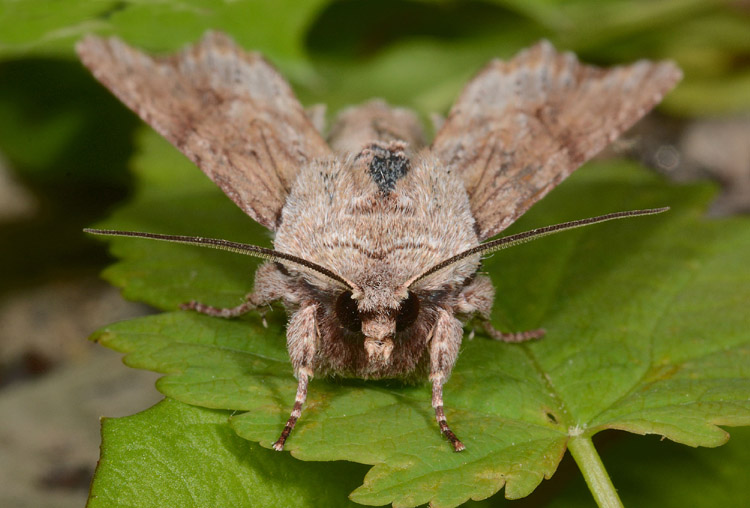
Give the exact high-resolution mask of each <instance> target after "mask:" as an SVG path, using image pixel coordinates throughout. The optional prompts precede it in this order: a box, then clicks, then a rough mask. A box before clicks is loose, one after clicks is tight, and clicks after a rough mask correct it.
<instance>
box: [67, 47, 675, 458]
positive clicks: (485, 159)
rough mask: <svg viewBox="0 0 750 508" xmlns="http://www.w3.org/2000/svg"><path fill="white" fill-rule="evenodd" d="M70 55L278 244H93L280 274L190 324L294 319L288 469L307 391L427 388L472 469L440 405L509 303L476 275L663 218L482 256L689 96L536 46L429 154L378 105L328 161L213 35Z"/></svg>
mask: <svg viewBox="0 0 750 508" xmlns="http://www.w3.org/2000/svg"><path fill="white" fill-rule="evenodd" d="M76 50H77V51H78V54H79V55H80V57H81V60H82V61H83V63H84V64H85V65H86V66H87V67H89V68H90V69H91V70H92V71H93V74H94V75H95V76H96V78H97V79H98V80H99V81H101V82H102V83H103V84H104V85H105V86H107V87H108V88H109V89H110V90H112V92H113V93H114V94H115V95H117V97H119V98H120V99H121V100H122V101H123V102H124V103H125V104H127V105H128V106H129V107H130V108H131V109H133V110H134V111H135V112H136V113H138V114H139V115H140V116H141V118H143V119H144V120H145V121H146V122H148V123H150V124H151V125H152V126H153V127H154V128H155V129H156V130H157V131H158V132H159V133H160V134H162V135H163V136H164V137H165V138H167V139H168V140H169V141H170V142H171V143H172V144H174V145H175V146H176V147H177V148H179V149H180V150H181V151H182V152H184V153H185V154H186V155H187V156H188V157H189V158H190V159H191V160H192V161H193V162H194V163H195V164H197V165H198V166H199V167H200V169H201V170H202V171H204V172H205V173H206V175H207V176H208V177H209V178H210V179H211V180H213V181H214V182H215V183H216V185H218V186H219V187H220V188H221V190H222V191H224V192H225V193H226V195H227V196H228V197H229V198H230V199H231V200H232V201H233V202H234V203H236V204H237V205H238V206H239V207H240V208H241V209H242V210H243V211H244V212H245V213H246V214H247V215H249V216H250V217H252V218H253V219H255V220H256V221H258V222H259V223H260V224H262V225H264V226H266V227H267V228H269V229H270V230H272V231H274V232H275V237H274V249H273V250H272V249H266V248H263V247H258V246H254V245H246V244H241V243H236V242H230V241H227V240H219V239H211V238H200V237H188V236H179V235H161V234H154V233H138V232H128V231H113V230H97V229H89V230H87V231H88V232H90V233H94V234H103V235H115V236H130V237H136V238H149V239H154V240H162V241H167V242H176V243H185V244H190V245H198V246H202V247H210V248H214V249H222V250H228V251H232V252H238V253H241V254H246V255H250V256H255V257H259V258H262V259H265V260H266V262H265V263H264V264H262V265H261V266H260V267H259V268H258V270H257V271H256V276H255V287H254V289H253V292H252V293H251V294H249V295H248V296H247V297H246V298H247V301H246V302H245V303H243V304H241V305H238V306H236V307H232V308H228V309H221V308H217V307H213V306H211V305H206V304H202V303H198V302H191V303H189V304H186V306H185V307H184V308H186V309H191V310H195V311H198V312H202V313H204V314H208V315H211V316H220V317H235V316H238V315H240V314H242V313H244V312H247V311H249V310H252V309H257V308H258V307H261V306H265V305H268V304H270V303H271V302H274V301H279V300H280V301H282V302H283V303H284V306H285V307H286V309H287V310H288V312H289V315H290V319H289V324H288V326H287V348H288V350H289V356H290V359H291V363H292V366H293V368H294V371H295V374H296V376H297V379H298V386H297V397H296V399H295V403H294V407H293V409H292V412H291V415H290V416H289V419H288V420H287V423H286V425H285V427H284V430H283V432H282V433H281V436H280V437H279V439H278V440H277V441H276V442H275V443H274V445H273V446H274V448H275V449H278V450H280V449H282V448H283V446H284V443H285V442H286V440H287V438H288V437H289V436H290V433H291V432H292V429H293V428H294V426H295V424H296V423H297V420H298V419H299V417H300V415H301V411H302V406H303V404H304V401H305V398H306V395H307V383H308V380H309V379H310V378H311V377H312V375H313V373H314V374H322V375H344V376H358V377H363V378H407V379H413V378H416V377H424V376H429V379H430V380H431V381H432V385H433V390H432V406H433V407H434V409H435V417H436V419H437V423H438V426H439V427H440V430H441V432H442V433H443V435H444V436H445V437H446V438H447V439H448V440H449V441H450V442H451V444H452V445H453V448H454V449H455V450H456V451H460V450H462V449H463V448H464V445H463V443H461V441H460V440H459V439H458V438H457V437H456V435H455V434H454V433H453V431H452V430H451V429H450V427H449V426H448V423H447V421H446V418H445V412H444V409H443V399H442V389H443V388H442V387H443V384H444V383H445V382H446V381H447V380H448V377H449V376H450V373H451V370H452V369H453V366H454V364H455V362H456V358H457V356H458V352H459V349H460V345H461V341H462V337H463V322H462V320H464V321H465V320H467V319H471V318H472V316H481V317H484V318H486V317H487V316H489V315H490V313H491V311H492V302H493V299H494V295H495V290H494V287H493V286H492V283H491V281H490V279H489V278H488V277H487V276H485V275H483V274H479V273H477V270H478V269H479V261H480V259H479V258H480V256H481V255H483V254H489V253H492V252H495V251H497V250H500V249H504V248H507V247H510V246H512V245H517V244H520V243H523V242H527V241H530V240H533V239H535V238H540V237H542V236H546V235H549V234H553V233H557V232H560V231H564V230H567V229H571V228H576V227H581V226H585V225H588V224H594V223H597V222H602V221H605V220H612V219H619V218H624V217H632V216H638V215H648V214H652V213H659V212H661V211H664V209H655V210H640V211H632V212H619V213H615V214H608V215H604V216H601V217H594V218H591V219H583V220H579V221H573V222H567V223H564V224H558V225H555V226H547V227H544V228H539V229H535V230H532V231H528V232H526V233H521V234H518V235H512V236H509V237H506V238H501V239H498V240H492V241H487V240H488V239H490V238H492V237H494V236H496V235H497V234H499V233H500V232H501V231H502V230H504V229H505V228H507V227H508V226H509V225H510V224H512V223H513V222H514V221H515V220H516V219H517V218H518V217H520V216H521V215H522V214H523V213H524V212H525V211H526V210H528V209H529V207H531V206H532V205H533V204H534V203H535V202H537V201H538V200H539V199H541V198H542V197H544V196H545V195H546V194H547V193H548V192H549V191H550V190H551V189H552V188H554V187H555V186H556V185H557V184H558V183H560V182H561V181H562V180H564V179H565V178H566V177H567V176H568V175H570V174H571V173H572V172H573V171H574V170H575V169H576V168H577V167H579V166H580V165H581V164H582V163H583V162H585V161H586V160H587V159H589V158H591V157H593V156H594V155H595V154H596V153H597V152H599V151H600V150H601V149H603V148H604V147H605V146H606V145H607V144H608V143H609V142H611V141H612V140H613V139H614V138H615V137H616V136H617V135H619V134H620V133H622V132H623V131H625V130H626V129H627V128H629V127H630V126H631V125H632V124H633V123H635V122H636V121H637V120H638V119H639V118H640V117H641V116H642V115H643V114H645V113H646V112H647V111H648V110H649V109H651V108H652V107H653V106H655V105H656V104H657V103H658V102H659V101H660V100H661V98H662V97H663V96H664V94H666V93H667V92H668V91H669V90H670V89H671V88H672V87H673V86H674V85H675V84H676V83H677V82H678V81H679V80H680V78H681V72H680V70H679V69H678V68H677V67H676V66H675V65H674V64H673V63H671V62H646V61H640V62H638V63H635V64H632V65H622V66H618V67H614V68H612V69H600V68H596V67H592V66H588V65H585V64H582V63H580V62H579V61H578V60H577V59H576V58H575V56H574V55H572V54H570V53H560V52H557V51H556V50H555V49H554V48H553V47H552V45H551V44H550V43H548V42H546V41H542V42H540V43H539V44H536V45H535V46H533V47H531V48H529V49H527V50H524V51H521V52H520V53H519V54H518V55H516V56H515V57H514V58H513V59H511V60H510V61H507V62H503V61H500V60H494V61H492V62H490V63H489V64H488V65H487V66H486V67H485V68H484V69H483V70H481V71H480V72H479V73H478V74H477V75H476V77H474V78H473V79H472V80H471V81H470V82H469V83H468V84H467V85H466V87H465V88H464V90H463V92H462V93H461V95H460V96H459V98H458V99H457V101H456V103H455V104H454V106H453V108H452V109H451V111H450V113H449V114H448V115H447V116H446V119H445V121H444V122H441V124H440V126H439V129H438V131H437V134H436V136H435V139H434V140H433V142H432V144H431V145H430V146H427V145H426V144H425V136H424V132H423V130H422V128H421V126H420V123H419V119H418V116H417V115H416V114H414V113H413V112H411V111H408V110H405V109H400V108H392V107H390V106H388V105H387V104H385V103H384V102H382V101H372V102H369V103H366V104H363V105H360V106H356V107H352V108H349V109H347V110H345V111H344V112H343V113H341V114H340V115H339V117H338V119H337V120H336V121H335V122H334V124H333V125H332V126H331V129H330V131H329V132H330V133H331V134H330V136H329V139H328V143H326V140H324V139H323V137H322V136H321V135H320V133H319V132H318V129H316V127H315V126H314V125H313V124H312V123H311V121H310V119H309V117H308V115H306V113H305V111H304V109H303V108H302V106H301V104H300V103H299V101H298V100H297V99H296V97H295V96H294V93H293V92H292V89H291V87H290V86H289V85H288V83H287V82H286V81H285V80H284V79H283V78H282V77H281V75H280V74H279V73H278V72H277V71H276V70H275V69H273V67H272V66H271V65H270V64H269V63H268V62H266V61H265V60H264V59H263V58H262V57H261V56H260V55H259V54H257V53H247V52H245V51H244V50H243V49H242V48H240V47H239V46H237V45H236V44H235V43H234V42H233V41H232V40H231V39H230V38H229V37H228V36H226V35H224V34H220V33H217V32H209V33H207V34H206V35H205V36H204V38H203V39H202V40H201V41H199V42H198V43H197V44H195V45H194V46H192V47H189V48H186V49H185V50H184V51H182V52H180V53H178V54H176V55H174V56H173V57H171V58H152V57H150V56H149V55H146V54H144V53H142V52H140V51H139V50H137V49H134V48H131V47H129V46H128V45H127V44H125V43H124V42H122V41H121V40H119V39H117V38H109V39H101V38H98V37H93V36H89V37H86V38H85V39H84V40H82V41H81V42H79V43H78V44H77V45H76ZM222 78H226V79H222ZM519 83H521V84H523V86H518V84H519ZM593 125H595V126H597V128H592V126H593ZM482 242H485V243H482ZM487 323H488V322H485V324H484V326H485V330H486V331H487V332H488V334H490V335H491V336H492V337H493V338H495V339H498V340H503V341H506V342H518V341H521V340H528V339H532V338H538V337H539V336H541V331H540V330H535V331H531V332H521V333H515V334H504V333H502V332H499V331H496V330H494V328H491V327H489V328H488V325H487ZM459 430H460V429H459ZM298 432H299V430H298Z"/></svg>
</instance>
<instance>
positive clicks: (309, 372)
mask: <svg viewBox="0 0 750 508" xmlns="http://www.w3.org/2000/svg"><path fill="white" fill-rule="evenodd" d="M317 311H318V306H317V305H315V304H312V305H306V306H304V307H302V308H301V309H299V310H298V311H297V312H295V313H294V314H293V315H292V318H291V319H290V320H289V326H288V327H287V329H286V345H287V349H288V350H289V358H290V359H291V360H292V366H293V367H294V372H295V373H296V375H297V397H296V398H295V400H294V407H293V408H292V414H291V415H289V420H287V422H286V425H285V426H284V430H283V431H282V432H281V436H279V439H278V440H277V441H276V442H275V443H274V444H273V448H274V450H277V451H281V450H283V449H284V443H286V440H287V438H288V437H289V434H290V433H291V432H292V429H293V428H294V425H295V424H296V423H297V420H298V419H299V417H300V414H302V405H303V404H304V403H305V399H307V383H308V382H309V380H310V378H312V377H313V361H314V359H315V351H316V349H317V342H318V334H319V332H318V324H317V319H316V314H317Z"/></svg>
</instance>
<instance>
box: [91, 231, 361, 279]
mask: <svg viewBox="0 0 750 508" xmlns="http://www.w3.org/2000/svg"><path fill="white" fill-rule="evenodd" d="M83 231H84V232H86V233H91V234H94V235H104V236H130V237H133V238H146V239H149V240H160V241H162V242H171V243H183V244H186V245H197V246H199V247H208V248H211V249H217V250H225V251H229V252H235V253H237V254H245V255H246V256H253V257H256V258H261V259H267V260H269V261H280V262H285V263H288V264H292V265H295V266H297V267H299V268H302V269H303V271H313V272H317V273H319V274H321V275H323V276H325V277H327V278H329V279H331V280H333V281H335V282H336V283H338V284H340V285H342V286H344V287H345V288H346V289H350V290H352V292H355V291H359V288H358V287H357V286H356V285H354V284H353V283H351V282H349V281H348V280H346V279H344V278H343V277H341V276H340V275H338V274H336V273H334V272H332V271H331V270H329V269H328V268H326V267H324V266H321V265H319V264H317V263H313V262H312V261H308V260H306V259H303V258H301V257H298V256H295V255H293V254H286V253H284V252H279V251H275V250H273V249H267V248H265V247H259V246H257V245H250V244H247V243H238V242H230V241H229V240H221V239H218V238H203V237H200V236H182V235H162V234H158V233H140V232H138V231H117V230H114V229H92V228H85V229H84V230H83Z"/></svg>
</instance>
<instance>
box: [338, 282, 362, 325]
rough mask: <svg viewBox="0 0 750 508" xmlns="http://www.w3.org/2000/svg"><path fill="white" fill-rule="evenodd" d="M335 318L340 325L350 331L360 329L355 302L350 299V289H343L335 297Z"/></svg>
mask: <svg viewBox="0 0 750 508" xmlns="http://www.w3.org/2000/svg"><path fill="white" fill-rule="evenodd" d="M336 318H337V319H338V320H339V323H341V326H343V327H344V328H346V329H347V330H349V331H352V332H361V331H362V320H361V319H360V318H359V309H358V308H357V302H356V301H355V300H354V299H352V292H351V291H344V292H343V293H341V294H340V295H339V296H338V298H337V299H336Z"/></svg>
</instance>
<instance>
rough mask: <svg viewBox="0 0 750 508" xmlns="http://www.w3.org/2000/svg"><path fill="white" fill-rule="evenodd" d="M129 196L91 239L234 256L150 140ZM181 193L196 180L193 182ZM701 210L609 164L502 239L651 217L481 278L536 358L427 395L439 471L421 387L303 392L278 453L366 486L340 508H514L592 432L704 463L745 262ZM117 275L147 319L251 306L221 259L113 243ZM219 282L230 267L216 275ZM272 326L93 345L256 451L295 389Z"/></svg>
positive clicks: (740, 353)
mask: <svg viewBox="0 0 750 508" xmlns="http://www.w3.org/2000/svg"><path fill="white" fill-rule="evenodd" d="M142 141H143V142H142V146H143V152H142V155H141V157H140V158H139V159H138V162H137V167H138V169H139V175H140V176H141V178H142V180H143V186H144V187H143V188H142V190H141V191H140V192H139V193H138V195H137V198H136V199H135V200H134V202H133V203H132V204H131V205H129V206H127V207H125V208H123V209H122V210H121V211H120V212H118V213H117V215H116V216H115V217H113V218H112V219H110V220H109V221H108V222H107V223H106V224H104V226H106V227H117V228H126V229H140V230H146V231H156V232H168V233H190V234H198V235H205V236H209V235H213V236H220V237H226V238H228V239H231V240H240V241H251V240H252V238H253V237H255V236H256V235H257V233H258V231H257V230H253V231H249V230H250V229H252V228H250V227H249V225H250V224H251V223H252V221H250V219H248V218H246V217H243V216H242V214H239V213H238V211H237V209H236V207H235V206H234V205H233V204H232V203H231V202H230V201H229V200H228V199H226V198H223V197H222V195H221V194H220V192H219V191H218V190H216V189H214V188H213V187H212V184H211V183H210V182H208V181H207V179H205V178H203V177H202V176H201V175H199V172H198V171H197V170H196V169H195V168H192V167H190V164H189V163H187V162H186V161H184V160H178V159H177V158H176V156H174V154H173V152H170V149H168V148H166V143H165V142H163V141H161V140H156V139H155V136H154V135H152V134H149V135H148V136H147V137H146V138H144V140H142ZM196 175H198V176H196ZM711 195H712V190H711V189H710V188H706V187H701V186H691V187H673V186H669V185H667V184H665V183H663V182H662V181H661V180H659V179H658V178H657V177H655V176H653V175H651V174H647V173H645V172H642V171H641V170H639V169H638V168H637V167H636V166H634V165H633V164H630V163H624V162H619V163H618V162H608V163H597V164H591V165H589V166H588V167H587V168H584V169H582V170H580V171H579V172H577V173H576V174H575V175H574V176H573V177H571V178H570V179H569V180H568V181H567V182H565V183H563V184H562V185H561V186H560V187H559V188H558V189H556V190H555V191H554V192H553V193H552V194H551V195H550V196H548V197H547V198H545V200H543V201H542V202H541V203H540V204H538V205H537V206H535V207H534V209H533V210H532V211H531V212H529V213H528V214H527V215H526V216H524V218H523V219H522V220H521V221H519V223H518V224H517V225H515V226H514V228H513V231H518V230H521V229H530V228H532V227H536V226H541V225H545V224H550V223H554V222H560V221H564V220H570V219H575V218H581V217H586V216H590V215H595V214H601V213H605V212H610V211H616V210H623V209H629V208H646V207H655V206H662V205H670V206H671V207H672V210H671V211H670V212H669V213H667V214H663V215H661V216H657V217H648V218H640V219H634V220H630V221H621V222H618V223H614V224H607V225H601V226H596V227H591V228H586V229H582V230H577V231H574V232H570V233H566V234H564V235H558V236H556V237H551V238H549V239H544V240H540V241H538V242H534V243H532V244H528V245H523V246H520V247H516V248H514V249H511V250H508V251H502V252H501V253H498V254H496V255H494V256H493V257H492V258H491V259H489V260H487V261H486V262H485V269H486V270H487V271H488V272H489V273H490V275H491V276H492V278H493V281H494V283H495V286H496V288H497V299H496V304H495V311H494V319H495V322H496V324H497V325H499V326H501V327H503V328H505V329H513V330H519V329H525V328H532V327H538V326H543V327H545V328H546V329H547V336H546V337H545V338H544V339H543V340H540V341H538V342H534V343H530V344H523V345H510V344H499V343H495V342H492V341H489V340H486V339H484V338H483V337H481V336H477V338H475V339H474V340H466V341H465V342H464V345H463V346H462V351H461V355H460V357H459V360H458V363H457V365H456V368H455V370H454V372H453V376H452V378H451V380H450V381H449V382H448V384H447V385H446V393H445V400H446V407H447V416H448V421H449V422H450V423H451V425H452V427H453V429H454V430H455V431H456V433H457V434H458V435H459V437H461V438H462V440H463V441H464V442H465V443H466V445H467V450H466V451H465V452H462V453H460V454H456V453H454V452H452V451H450V447H449V445H448V444H447V442H446V441H445V440H444V439H443V438H442V437H441V435H440V433H439V431H438V429H437V425H436V424H435V421H434V416H433V413H432V409H431V407H430V391H429V387H428V386H426V385H416V386H403V385H401V384H399V383H396V382H377V383H376V382H364V381H358V380H327V379H315V380H314V381H313V382H312V383H311V385H310V391H309V398H308V402H307V404H306V406H305V408H304V410H303V413H302V417H301V418H300V420H299V422H298V424H297V427H296V428H295V430H294V432H293V433H292V435H291V437H290V439H289V441H288V442H287V449H288V450H289V451H291V452H292V455H293V456H295V457H297V458H300V459H304V460H341V459H343V460H349V461H353V462H361V463H365V464H372V465H373V466H374V467H373V468H372V469H371V470H370V472H369V473H368V474H367V477H366V478H365V482H364V484H363V485H362V486H361V487H359V488H358V489H357V490H355V491H354V493H353V494H352V499H353V500H355V501H357V502H361V503H365V504H385V503H394V504H395V505H397V506H414V505H418V504H422V503H426V502H431V503H432V504H433V505H435V506H455V505H457V504H460V503H462V502H464V501H466V500H468V499H469V498H472V499H483V498H486V497H488V496H490V495H492V494H493V493H495V492H496V491H498V490H499V489H501V488H503V487H505V495H506V497H508V498H518V497H523V496H525V495H528V494H529V493H530V492H531V491H533V490H534V488H535V487H536V486H537V485H538V484H539V483H540V482H541V481H542V479H543V478H546V477H547V478H548V477H550V476H551V475H552V474H553V473H554V472H555V469H556V467H557V464H558V462H559V460H560V458H561V457H562V455H563V453H564V451H565V449H566V444H567V442H568V439H570V438H571V437H580V438H582V439H583V438H586V439H588V438H590V437H591V436H592V435H594V434H596V433H598V432H600V431H602V430H605V429H622V430H626V431H629V432H635V433H642V434H645V433H656V434H660V435H662V436H665V437H667V438H669V439H671V440H674V441H676V442H680V443H684V444H688V445H691V446H718V445H720V444H722V443H723V442H725V441H726V439H727V437H728V435H727V433H726V432H725V431H724V430H722V429H721V428H719V427H718V426H717V425H747V424H749V423H750V401H748V396H747V394H748V393H750V372H748V370H747V368H746V365H747V362H748V359H749V358H750V332H749V331H748V330H750V327H749V326H748V325H750V318H749V317H748V314H747V312H746V302H747V301H749V300H750V270H748V268H747V263H746V257H747V252H748V248H750V227H748V226H749V224H748V220H747V219H731V220H721V221H706V220H704V219H702V218H701V214H702V210H703V207H704V206H705V204H706V203H707V202H708V201H709V199H710V198H711ZM112 246H113V251H114V252H115V253H116V255H117V256H118V257H123V258H124V261H121V262H119V263H117V264H115V265H114V266H113V267H112V268H110V269H109V270H108V271H107V276H108V277H109V278H110V279H111V280H113V281H115V282H116V283H117V284H119V285H122V286H124V287H125V288H126V291H127V294H128V296H129V297H131V298H139V299H143V300H145V301H149V302H150V303H152V304H156V305H158V306H161V307H164V308H174V306H175V305H176V303H178V302H179V301H184V300H188V299H192V298H195V299H199V300H202V301H205V302H206V303H210V304H218V305H233V304H236V303H238V302H239V301H241V297H242V294H243V293H244V292H247V291H249V290H250V288H251V282H250V277H249V271H250V267H249V263H248V264H247V265H246V264H244V263H243V260H242V258H241V259H240V261H232V259H236V258H233V257H232V256H231V255H228V254H225V253H214V252H212V251H204V250H201V249H196V248H193V249H191V248H190V247H184V246H176V245H167V244H161V243H157V242H148V241H143V240H133V239H122V238H117V239H114V240H112ZM232 263H235V264H232ZM283 319H284V316H283V314H282V313H281V312H276V313H274V314H273V315H272V319H271V321H270V325H269V327H268V328H263V326H262V325H261V323H260V318H259V317H258V316H257V315H252V316H248V317H247V318H245V319H241V320H232V321H226V320H221V319H215V318H208V317H206V316H200V315H196V314H193V313H187V312H174V313H168V314H163V315H159V316H152V317H148V318H143V319H139V320H134V321H130V322H125V323H120V324H117V325H113V326H110V327H107V328H106V329H104V330H102V331H101V332H99V334H98V335H97V339H98V340H99V341H100V342H101V343H103V344H105V345H107V346H109V347H112V348H115V349H118V350H120V351H123V352H127V353H129V354H128V355H127V356H126V362H127V363H128V364H129V365H131V366H134V367H138V368H146V369H152V370H156V371H159V372H164V373H166V374H167V375H166V376H165V377H163V378H162V379H161V380H160V381H159V383H158V388H159V389H160V390H161V391H162V392H163V393H165V394H167V395H168V396H170V397H173V398H175V399H177V400H180V401H182V402H186V403H190V404H195V405H199V406H204V407H211V408H219V409H231V410H238V411H246V412H244V413H241V414H237V415H236V416H234V417H233V418H232V421H231V425H232V427H233V428H234V429H235V430H236V431H237V433H238V434H239V435H241V436H243V437H245V438H247V439H249V440H252V441H259V442H260V443H261V445H263V446H265V447H268V446H270V444H271V443H272V442H273V441H274V440H275V439H276V438H277V437H278V434H279V432H280V431H281V428H282V427H283V424H284V422H285V421H286V418H287V417H288V415H289V411H290V409H291V405H292V402H293V399H294V391H295V386H296V382H295V380H294V378H293V376H292V369H291V366H290V365H289V363H288V359H287V355H286V352H285V349H284V348H285V346H284V344H285V338H284V331H283Z"/></svg>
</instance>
